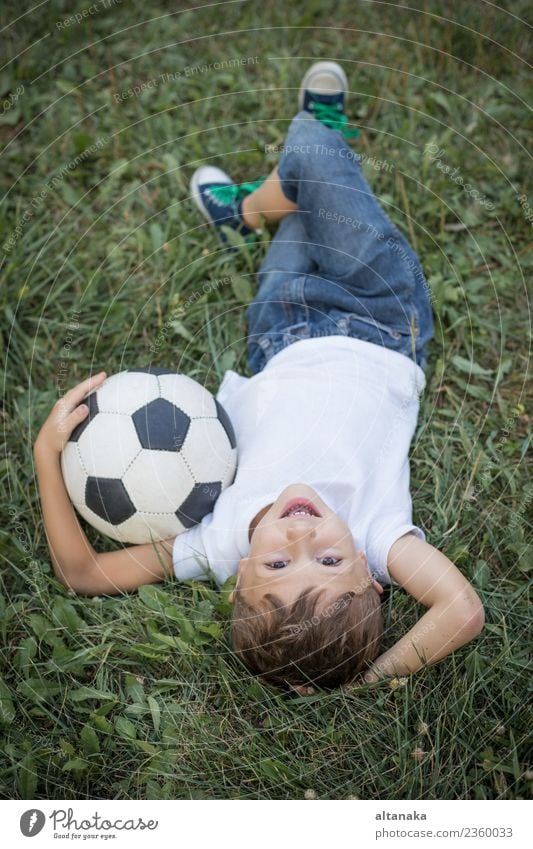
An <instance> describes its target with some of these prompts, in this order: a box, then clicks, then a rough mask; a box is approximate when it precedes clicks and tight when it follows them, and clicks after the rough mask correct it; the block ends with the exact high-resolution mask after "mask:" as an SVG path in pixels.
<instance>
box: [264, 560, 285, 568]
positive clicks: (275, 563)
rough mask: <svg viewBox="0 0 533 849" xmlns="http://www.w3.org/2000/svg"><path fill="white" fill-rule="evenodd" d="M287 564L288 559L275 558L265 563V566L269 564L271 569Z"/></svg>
mask: <svg viewBox="0 0 533 849" xmlns="http://www.w3.org/2000/svg"><path fill="white" fill-rule="evenodd" d="M286 565H287V561H286V560H274V561H273V562H272V563H265V566H268V568H269V569H284V568H285V566H286Z"/></svg>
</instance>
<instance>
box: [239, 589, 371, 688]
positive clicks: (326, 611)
mask: <svg viewBox="0 0 533 849" xmlns="http://www.w3.org/2000/svg"><path fill="white" fill-rule="evenodd" d="M322 592H323V590H322V591H318V592H316V591H314V590H313V589H312V588H311V589H307V590H304V592H302V593H301V594H300V595H299V596H298V598H297V599H296V600H295V601H294V602H293V603H292V604H290V605H285V604H283V602H282V601H281V599H280V598H279V597H278V596H275V595H273V594H271V593H267V594H266V595H265V597H264V601H265V602H266V604H263V605H262V607H261V608H256V607H252V606H251V605H250V604H248V603H247V602H246V601H245V600H244V598H243V595H242V592H241V591H239V590H237V591H236V593H235V605H234V612H233V622H232V641H233V648H234V650H235V652H236V653H237V654H238V656H239V657H240V658H241V660H243V662H244V663H245V664H246V666H247V667H248V669H250V671H251V672H253V673H254V674H255V675H259V676H261V678H262V680H264V681H265V682H266V683H268V684H272V685H274V686H277V687H286V686H287V685H288V686H289V687H291V686H293V687H294V686H299V685H309V684H310V685H312V684H315V685H316V686H319V687H323V688H330V687H338V686H340V685H342V684H347V683H349V681H351V680H352V679H353V678H354V677H355V675H357V673H358V672H361V671H362V670H363V669H365V668H366V666H368V664H369V663H370V661H372V660H374V658H375V657H376V655H377V653H378V651H379V646H380V642H381V638H382V635H383V618H382V615H381V606H380V599H379V595H378V593H377V592H376V590H375V589H374V588H373V587H368V588H367V589H366V590H365V591H364V592H363V593H362V594H356V593H355V592H346V593H343V594H342V595H340V596H338V598H336V599H335V600H334V601H332V602H330V603H329V604H327V605H325V606H324V608H323V609H322V610H321V611H320V613H315V610H316V607H317V603H318V599H319V597H320V595H321V594H322Z"/></svg>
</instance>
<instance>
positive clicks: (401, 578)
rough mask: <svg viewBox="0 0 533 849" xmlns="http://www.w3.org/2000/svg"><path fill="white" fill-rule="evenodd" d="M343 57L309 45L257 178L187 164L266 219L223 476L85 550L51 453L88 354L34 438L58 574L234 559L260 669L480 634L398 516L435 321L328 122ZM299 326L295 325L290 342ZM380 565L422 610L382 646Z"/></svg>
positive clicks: (411, 264)
mask: <svg viewBox="0 0 533 849" xmlns="http://www.w3.org/2000/svg"><path fill="white" fill-rule="evenodd" d="M346 89H347V83H346V77H345V75H344V72H343V70H342V68H340V66H339V65H337V64H336V63H333V62H319V63H316V64H315V65H313V66H312V67H311V68H310V69H309V71H308V72H307V74H306V75H305V77H304V80H303V82H302V87H301V90H300V112H299V113H298V115H297V116H296V118H295V119H294V120H293V122H292V124H291V127H290V129H289V133H288V136H287V140H286V144H285V146H284V150H283V153H282V156H281V160H280V163H279V166H278V167H277V168H276V169H274V171H273V173H272V174H271V175H270V176H269V177H268V178H267V179H266V180H265V181H264V182H263V183H262V184H261V185H260V186H259V187H257V186H254V185H252V184H243V185H242V186H237V185H235V184H234V183H233V182H232V181H231V179H230V178H229V177H228V176H227V175H226V174H224V172H223V171H220V169H218V168H214V167H212V166H203V167H201V168H199V169H198V170H197V171H196V172H195V174H194V176H193V179H192V184H191V187H192V193H193V197H194V198H195V200H196V203H197V205H198V206H199V208H200V209H201V211H202V212H203V214H204V215H205V217H206V218H207V219H208V221H209V223H210V225H212V226H215V227H217V228H218V231H219V233H220V235H221V237H222V239H223V240H225V238H226V237H225V235H224V230H223V229H220V228H222V227H223V226H226V227H231V228H233V229H235V230H237V231H239V232H240V233H241V234H243V235H244V236H245V237H247V238H248V237H253V235H254V232H255V231H257V230H258V229H259V227H260V224H261V220H262V218H264V219H265V220H266V222H267V223H273V222H278V221H279V222H281V223H280V226H279V228H278V231H277V233H276V236H275V238H274V239H273V242H272V245H271V247H270V250H269V251H268V254H267V256H266V259H265V261H264V263H263V265H262V267H261V269H260V271H259V274H258V278H259V284H260V286H259V291H258V294H257V296H256V298H255V299H254V301H253V303H252V304H251V305H250V306H249V307H248V310H247V319H248V362H249V365H250V368H251V370H252V372H253V373H254V374H253V377H251V378H244V377H241V376H239V375H238V374H236V373H235V372H233V371H228V372H226V374H225V376H224V380H223V382H222V385H221V387H220V389H219V392H218V394H217V397H218V399H219V400H220V401H221V403H222V404H223V406H224V407H225V408H226V409H227V411H228V413H229V415H230V418H231V419H232V422H233V425H234V427H235V431H236V434H237V442H238V448H239V465H238V470H237V475H236V478H235V481H234V483H233V484H232V485H231V486H230V487H228V488H227V489H226V490H225V491H224V492H223V493H222V494H221V496H220V497H219V499H218V501H217V503H216V505H215V509H214V511H213V513H211V514H210V515H209V516H207V517H205V518H204V520H203V521H202V522H201V524H200V525H198V526H196V527H194V528H191V529H190V530H188V531H186V532H185V533H184V534H182V535H181V536H178V537H177V538H176V539H175V540H167V541H163V542H161V543H157V544H154V545H152V544H147V545H139V546H133V547H131V548H127V549H123V550H121V551H114V552H110V553H104V554H97V553H96V552H95V551H94V550H93V548H92V547H91V546H90V544H89V542H88V540H87V539H86V537H85V535H84V534H83V531H82V530H81V528H80V526H79V524H78V521H77V519H76V516H75V513H74V511H73V508H72V506H71V504H70V501H69V499H68V496H67V494H66V492H65V488H64V485H63V481H62V478H61V472H60V466H59V455H60V451H61V449H62V446H63V444H64V442H65V440H66V439H67V438H68V436H69V434H70V432H71V430H72V429H73V428H74V427H75V426H76V425H77V424H78V423H79V422H80V421H81V420H82V419H83V418H84V416H85V415H86V414H87V406H86V405H83V404H82V403H81V402H82V401H83V399H84V398H85V396H86V395H87V394H88V393H89V392H90V391H92V390H93V389H95V388H97V386H98V385H99V384H100V383H101V382H102V380H103V379H104V377H105V374H104V373H102V374H100V375H97V376H96V377H92V378H90V379H89V380H86V381H84V382H83V383H81V384H79V385H78V386H77V387H75V388H74V389H72V390H71V391H70V392H68V393H67V394H66V396H65V397H64V398H63V399H61V401H59V402H58V403H57V404H56V405H55V407H54V410H53V411H52V413H51V415H50V417H49V418H48V420H47V421H46V423H45V424H44V426H43V428H42V430H41V432H40V434H39V436H38V438H37V441H36V444H35V459H36V467H37V474H38V479H39V486H40V491H41V498H42V507H43V515H44V521H45V526H46V532H47V537H48V542H49V546H50V552H51V556H52V561H53V564H54V568H55V571H56V574H57V575H58V577H59V578H60V579H61V580H62V581H63V582H64V583H65V584H66V585H67V586H70V587H72V588H73V589H74V590H75V591H77V592H80V593H85V594H89V595H90V594H102V593H116V592H122V591H128V590H133V589H136V588H137V587H139V586H140V585H141V584H147V583H151V582H154V581H158V580H161V579H162V578H164V577H165V575H166V574H167V573H168V572H170V570H171V569H172V568H173V569H174V573H175V575H176V577H177V578H178V579H179V580H186V579H192V578H196V579H201V578H205V576H206V573H207V572H208V570H210V571H212V572H213V573H214V575H215V577H216V579H217V580H218V581H219V583H223V582H224V581H225V580H226V578H227V577H229V576H230V575H231V574H234V573H235V571H238V576H237V583H236V588H235V590H234V592H233V593H232V594H231V600H232V601H233V602H234V617H233V644H234V648H235V650H236V651H237V652H238V654H239V656H240V657H241V658H242V660H243V661H244V663H245V664H246V665H247V667H248V668H249V669H250V670H251V671H252V672H254V673H255V674H258V675H260V676H261V677H262V678H263V680H265V681H267V682H269V683H271V684H274V685H278V686H289V687H293V688H295V689H297V690H298V691H299V692H306V691H308V689H307V688H308V687H309V686H311V685H313V684H315V685H318V686H322V687H333V686H338V685H342V684H347V683H349V682H350V681H351V680H352V679H353V678H354V676H355V675H356V674H357V673H359V672H361V671H363V672H366V674H365V680H366V681H375V680H378V678H380V677H381V676H382V675H399V676H403V675H406V674H408V673H410V672H414V671H416V670H417V669H419V668H420V667H421V666H422V665H423V664H424V663H425V662H428V663H431V662H434V661H436V660H439V659H440V658H442V657H444V656H445V655H447V654H449V653H450V652H451V651H453V650H454V649H456V648H458V647H459V646H461V645H463V644H464V643H466V642H467V641H468V640H470V639H472V638H473V637H474V636H475V635H477V634H478V633H479V632H480V630H481V628H482V627H483V622H484V613H483V607H482V605H481V602H480V600H479V598H478V596H477V594H476V592H475V591H474V590H473V588H472V587H471V586H470V584H469V583H468V581H467V580H466V579H465V578H464V576H463V575H462V574H461V572H460V571H459V570H458V569H457V568H456V567H455V566H454V564H453V563H451V562H450V560H448V558H447V557H445V555H444V554H441V553H440V552H439V551H437V550H436V549H435V548H433V547H432V546H431V545H429V544H428V543H427V542H426V541H425V539H424V534H423V532H422V531H421V530H420V529H419V528H418V527H416V525H414V524H413V522H412V518H411V499H410V494H409V468H408V450H409V445H410V442H411V438H412V435H413V432H414V429H415V426H416V419H417V413H418V396H419V393H420V391H421V390H422V389H423V387H424V382H425V381H424V373H423V368H424V366H425V362H426V356H427V354H426V345H427V342H428V340H429V339H430V338H431V335H432V319H431V307H430V303H429V299H428V294H427V284H426V281H425V279H424V275H423V272H422V270H421V267H420V263H419V261H418V258H417V256H416V254H415V253H414V252H413V250H412V249H411V247H410V246H409V244H408V243H407V241H406V240H405V238H404V237H403V235H402V234H401V233H400V232H399V231H398V229H397V228H396V227H395V226H394V225H393V224H392V222H391V221H390V220H389V219H388V217H387V216H386V215H385V213H384V211H383V210H382V209H381V207H380V206H379V204H378V202H377V200H376V199H375V197H374V196H373V194H372V192H371V190H370V188H369V187H368V185H367V183H366V181H365V180H364V178H363V176H362V174H361V170H360V166H359V163H358V161H357V157H356V156H355V154H354V153H353V152H352V150H351V149H350V148H349V147H347V145H346V144H345V142H344V139H343V134H342V132H341V131H342V130H343V128H344V126H345V124H346V118H345V115H344V98H345V93H346ZM296 343H298V344H296ZM391 582H395V583H397V584H398V585H399V586H402V587H403V588H404V589H405V590H406V591H407V592H408V593H410V594H411V595H412V596H413V597H414V598H415V599H417V600H418V601H420V602H421V603H422V604H423V605H425V606H426V607H427V608H428V610H427V612H426V613H425V614H424V615H423V616H422V618H421V619H420V620H419V621H418V622H417V624H416V625H415V626H414V627H413V628H412V629H411V630H410V631H409V633H407V634H406V635H405V636H403V637H402V638H401V639H400V640H399V641H398V642H397V643H396V645H395V646H393V647H392V648H391V649H390V650H389V651H387V652H385V653H384V654H382V655H381V656H377V655H378V652H379V643H380V639H381V635H382V627H383V626H382V617H381V612H380V594H381V593H382V592H383V588H382V584H384V583H385V584H386V583H391Z"/></svg>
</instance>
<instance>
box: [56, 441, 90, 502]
mask: <svg viewBox="0 0 533 849" xmlns="http://www.w3.org/2000/svg"><path fill="white" fill-rule="evenodd" d="M61 471H62V472H63V479H64V481H65V486H66V488H67V492H68V494H69V496H70V500H71V501H75V502H78V503H80V504H83V502H84V500H85V484H86V483H87V475H86V473H85V470H84V468H83V466H82V463H81V460H80V457H79V453H78V443H77V442H67V444H66V445H65V447H64V449H63V453H62V454H61Z"/></svg>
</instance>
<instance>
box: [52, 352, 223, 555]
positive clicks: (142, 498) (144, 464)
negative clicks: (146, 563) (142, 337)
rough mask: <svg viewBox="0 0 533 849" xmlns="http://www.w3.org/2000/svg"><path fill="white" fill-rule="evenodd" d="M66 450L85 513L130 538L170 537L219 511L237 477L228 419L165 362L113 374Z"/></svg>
mask: <svg viewBox="0 0 533 849" xmlns="http://www.w3.org/2000/svg"><path fill="white" fill-rule="evenodd" d="M86 403H87V405H88V407H89V413H88V415H87V416H86V418H85V419H84V420H83V422H81V424H79V425H78V426H77V427H76V428H75V429H74V430H73V432H72V434H71V436H70V439H69V440H68V442H67V443H66V445H65V447H64V450H63V453H62V455H61V468H62V472H63V478H64V480H65V486H66V488H67V492H68V494H69V496H70V499H71V501H72V503H73V504H74V506H75V508H76V510H77V511H78V513H80V515H81V516H83V518H84V519H85V520H86V521H87V522H89V524H91V525H92V526H93V527H95V528H96V529H97V530H99V531H101V532H102V533H104V534H106V535H107V536H109V537H111V538H112V539H116V540H120V541H121V542H130V543H144V542H150V541H157V540H161V539H166V538H170V537H173V536H177V535H178V534H181V533H183V531H185V530H187V529H188V528H191V527H192V526H193V525H196V524H197V523H198V522H200V521H201V519H202V518H203V517H204V516H206V515H207V514H208V513H210V512H211V511H212V510H213V507H214V505H215V502H216V500H217V498H218V496H219V495H220V493H221V492H222V490H223V489H225V487H227V486H229V484H231V482H232V481H233V478H234V477H235V471H236V467H237V449H236V442H235V433H234V431H233V427H232V425H231V422H230V420H229V417H228V415H227V413H226V411H225V410H224V408H223V407H222V405H221V404H220V403H219V402H218V401H217V399H216V398H214V397H213V395H211V393H210V392H208V391H207V389H205V388H204V387H203V386H201V384H199V383H197V382H196V381H195V380H192V379H191V378H190V377H187V376H186V375H184V374H176V373H175V372H173V371H170V370H168V369H162V368H139V369H129V370H128V371H123V372H120V373H119V374H115V375H113V376H112V377H109V378H108V379H107V380H105V381H104V383H103V384H102V385H101V386H100V387H99V388H98V389H97V390H96V391H95V392H93V393H91V395H89V396H88V398H87V399H86Z"/></svg>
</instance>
